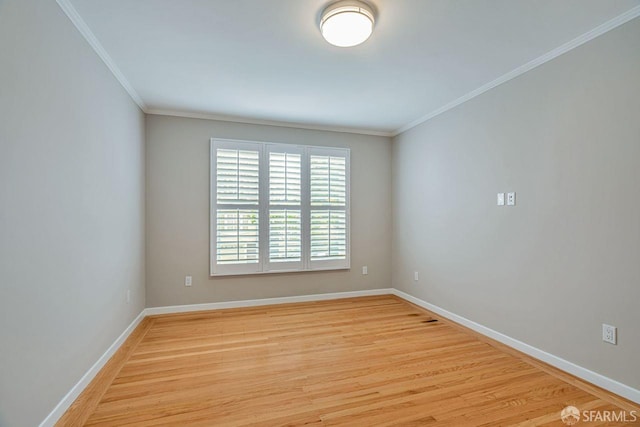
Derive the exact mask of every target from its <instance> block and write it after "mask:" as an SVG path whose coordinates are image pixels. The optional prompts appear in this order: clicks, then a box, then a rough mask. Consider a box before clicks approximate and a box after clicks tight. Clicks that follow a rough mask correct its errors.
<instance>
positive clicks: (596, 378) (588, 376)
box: [391, 289, 640, 404]
mask: <svg viewBox="0 0 640 427" xmlns="http://www.w3.org/2000/svg"><path fill="white" fill-rule="evenodd" d="M391 293H392V294H393V295H395V296H397V297H400V298H402V299H404V300H406V301H409V302H411V303H413V304H415V305H417V306H420V307H422V308H424V309H427V310H429V311H432V312H434V313H436V314H439V315H441V316H442V317H445V318H447V319H449V320H452V321H454V322H456V323H458V324H460V325H462V326H465V327H467V328H469V329H471V330H473V331H475V332H478V333H480V334H482V335H484V336H486V337H489V338H491V339H493V340H496V341H498V342H500V343H502V344H505V345H507V346H509V347H511V348H514V349H516V350H518V351H521V352H522V353H524V354H526V355H528V356H531V357H533V358H534V359H538V360H540V361H542V362H545V363H547V364H549V365H551V366H553V367H555V368H558V369H560V370H562V371H564V372H567V373H569V374H571V375H574V376H576V377H578V378H580V379H582V380H584V381H587V382H589V383H591V384H593V385H596V386H598V387H600V388H603V389H605V390H607V391H610V392H611V393H614V394H617V395H618V396H622V397H624V398H626V399H629V400H631V401H633V402H635V403H639V404H640V390H636V389H635V388H633V387H630V386H628V385H626V384H622V383H621V382H618V381H616V380H613V379H611V378H609V377H605V376H604V375H601V374H598V373H597V372H593V371H590V370H589V369H587V368H583V367H582V366H579V365H576V364H575V363H572V362H569V361H568V360H565V359H562V358H561V357H558V356H555V355H553V354H551V353H547V352H546V351H544V350H540V349H539V348H536V347H533V346H531V345H529V344H526V343H524V342H522V341H519V340H517V339H515V338H511V337H509V336H507V335H504V334H502V333H500V332H498V331H494V330H493V329H491V328H488V327H486V326H484V325H481V324H479V323H476V322H474V321H472V320H469V319H467V318H465V317H462V316H458V315H457V314H455V313H452V312H450V311H448V310H445V309H444V308H441V307H438V306H437V305H434V304H430V303H428V302H426V301H423V300H421V299H419V298H416V297H414V296H412V295H409V294H407V293H405V292H402V291H400V290H398V289H391Z"/></svg>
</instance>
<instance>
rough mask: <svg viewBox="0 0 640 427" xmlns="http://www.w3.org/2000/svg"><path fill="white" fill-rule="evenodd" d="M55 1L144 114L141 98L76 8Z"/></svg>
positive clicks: (65, 1)
mask: <svg viewBox="0 0 640 427" xmlns="http://www.w3.org/2000/svg"><path fill="white" fill-rule="evenodd" d="M56 1H57V2H58V5H59V6H60V8H61V9H62V10H63V11H64V13H65V14H66V15H67V16H68V17H69V19H70V20H71V22H73V25H75V26H76V28H77V29H78V31H79V32H80V34H82V36H83V37H84V38H85V40H86V41H87V43H89V45H90V46H91V47H92V48H93V50H94V51H95V52H96V53H97V54H98V56H99V57H100V59H102V62H104V63H105V65H106V66H107V68H109V70H111V73H113V75H114V77H115V78H116V80H118V82H120V84H121V85H122V87H123V88H124V90H126V91H127V93H128V94H129V96H130V97H131V99H133V101H134V102H135V103H136V104H138V106H139V107H140V109H142V111H144V112H146V108H147V107H146V105H145V104H144V101H143V100H142V98H140V95H138V92H136V90H135V89H134V88H133V86H131V84H130V83H129V81H128V80H127V78H126V77H125V76H124V74H122V71H120V69H119V68H118V66H117V65H116V63H115V62H114V61H113V59H111V57H110V56H109V54H108V53H107V51H106V50H105V49H104V47H102V44H100V42H99V41H98V39H97V38H96V36H95V35H94V34H93V32H92V31H91V29H90V28H89V26H88V25H87V23H86V22H85V21H84V19H82V17H81V16H80V14H79V13H78V11H77V10H76V8H75V7H73V5H72V4H71V2H70V1H69V0H56Z"/></svg>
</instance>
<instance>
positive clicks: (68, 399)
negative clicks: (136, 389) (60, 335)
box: [40, 310, 146, 427]
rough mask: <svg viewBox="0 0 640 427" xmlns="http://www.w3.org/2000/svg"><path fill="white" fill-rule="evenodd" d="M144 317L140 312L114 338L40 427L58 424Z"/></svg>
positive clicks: (143, 312)
mask: <svg viewBox="0 0 640 427" xmlns="http://www.w3.org/2000/svg"><path fill="white" fill-rule="evenodd" d="M145 316H146V314H145V310H142V311H141V312H140V314H138V316H137V317H136V318H135V319H133V322H131V324H130V325H129V326H127V329H125V330H124V332H123V333H122V334H120V336H119V337H118V338H116V340H115V341H114V342H113V344H111V345H110V346H109V348H108V349H107V351H105V352H104V354H103V355H102V356H100V358H99V359H98V361H97V362H96V363H94V364H93V366H92V367H91V368H89V370H88V371H87V372H86V373H85V374H84V375H83V376H82V378H80V381H78V382H77V383H76V385H74V386H73V387H72V388H71V390H69V393H67V394H66V396H64V397H63V398H62V400H61V401H60V403H58V404H57V405H56V407H55V408H53V411H51V413H50V414H49V415H48V416H47V418H45V419H44V421H42V423H40V427H53V426H54V425H55V424H56V423H57V422H58V420H59V419H60V417H62V415H64V413H65V412H66V411H67V409H69V407H70V406H71V404H72V403H73V402H75V400H76V399H77V398H78V396H80V393H82V391H83V390H84V389H85V388H86V387H87V386H88V385H89V383H90V382H91V381H92V380H93V379H94V378H95V376H96V375H98V372H100V370H101V369H102V368H103V367H104V365H106V363H107V362H108V361H109V359H110V358H111V356H113V355H114V354H115V352H116V351H118V349H119V348H120V346H121V345H122V344H123V343H124V342H125V341H126V340H127V338H128V337H129V335H131V332H133V331H134V329H136V327H137V326H138V325H139V324H140V322H142V319H144V318H145Z"/></svg>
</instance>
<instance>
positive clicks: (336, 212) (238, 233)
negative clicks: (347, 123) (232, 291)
mask: <svg viewBox="0 0 640 427" xmlns="http://www.w3.org/2000/svg"><path fill="white" fill-rule="evenodd" d="M344 268H349V150H348V149H342V148H328V147H306V146H297V145H289V144H271V143H262V142H248V141H233V140H222V139H212V140H211V274H212V275H214V276H217V275H232V274H256V273H269V272H284V271H306V270H330V269H344Z"/></svg>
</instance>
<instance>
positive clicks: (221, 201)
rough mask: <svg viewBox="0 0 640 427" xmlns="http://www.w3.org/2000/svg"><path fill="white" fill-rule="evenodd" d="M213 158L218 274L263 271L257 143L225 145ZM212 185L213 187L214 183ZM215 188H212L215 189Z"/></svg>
mask: <svg viewBox="0 0 640 427" xmlns="http://www.w3.org/2000/svg"><path fill="white" fill-rule="evenodd" d="M214 151H215V153H214V155H213V156H212V162H214V165H213V166H214V167H213V171H215V172H214V173H212V175H215V176H214V178H215V180H214V181H215V189H216V194H215V210H214V212H215V236H212V239H215V251H214V252H215V259H214V260H212V271H213V272H216V273H227V274H233V273H246V272H256V271H260V269H261V266H260V227H261V224H260V223H261V215H260V159H261V146H260V145H259V144H255V143H233V144H230V143H224V142H220V143H219V144H217V145H216V147H215V150H214ZM212 184H213V183H212ZM212 187H213V185H212Z"/></svg>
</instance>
